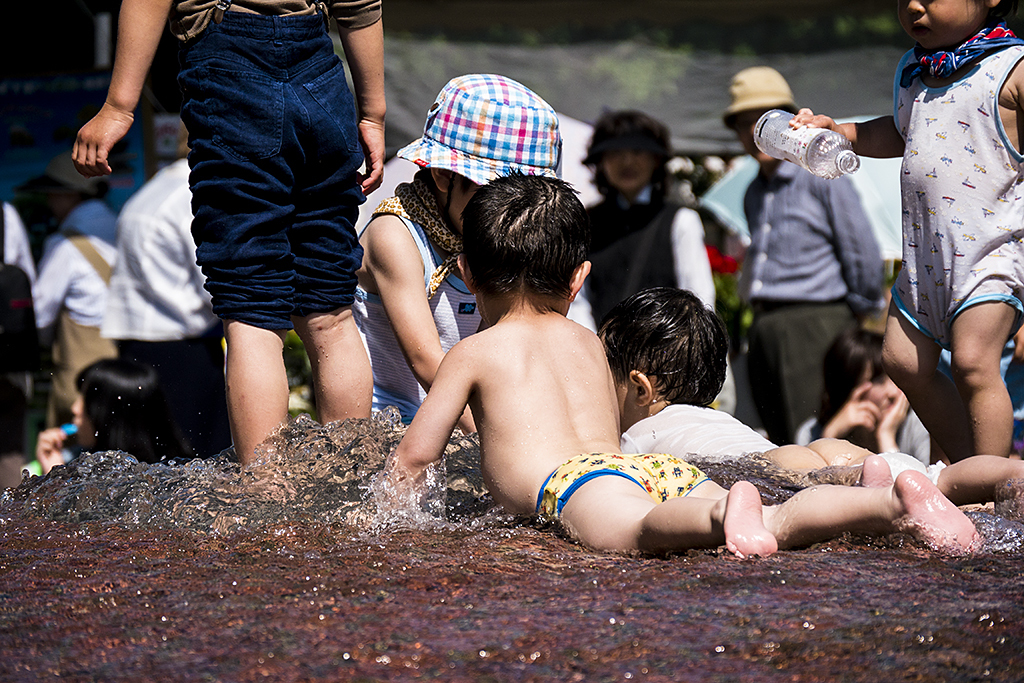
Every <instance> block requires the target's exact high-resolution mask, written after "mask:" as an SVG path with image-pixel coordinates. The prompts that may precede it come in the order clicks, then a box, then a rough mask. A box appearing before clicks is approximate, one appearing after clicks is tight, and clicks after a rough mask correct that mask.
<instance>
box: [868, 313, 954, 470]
mask: <svg viewBox="0 0 1024 683" xmlns="http://www.w3.org/2000/svg"><path fill="white" fill-rule="evenodd" d="M940 353H941V348H940V347H939V345H938V344H936V343H935V342H934V341H933V340H932V339H930V338H928V337H927V336H926V335H925V334H924V333H923V332H921V331H920V330H918V329H917V328H916V327H914V325H913V323H911V322H910V321H909V320H907V319H906V318H905V317H904V316H903V314H902V313H900V311H899V309H898V308H896V305H895V304H890V305H889V316H888V318H887V319H886V323H885V340H884V342H883V346H882V363H883V365H884V366H885V372H886V374H888V375H889V377H891V378H892V380H893V381H894V382H895V383H896V386H898V387H899V388H900V389H901V390H902V391H903V393H904V394H906V395H907V398H908V399H910V405H911V407H912V408H913V409H914V412H915V413H917V415H918V417H920V418H921V422H923V423H924V426H925V427H926V428H927V429H928V432H929V433H930V434H931V435H932V436H933V437H934V438H935V440H936V441H937V442H938V443H939V445H940V446H941V447H942V449H943V451H945V453H946V455H947V456H949V457H950V458H951V459H954V460H959V459H961V458H965V457H967V456H968V455H970V454H971V449H972V445H971V438H970V429H969V426H968V423H967V411H966V409H965V408H964V403H963V400H962V399H961V398H960V393H959V392H958V391H957V388H956V386H955V385H954V384H953V382H952V381H951V380H950V379H949V378H948V377H946V376H945V375H943V374H942V373H941V372H939V371H938V365H939V354H940Z"/></svg>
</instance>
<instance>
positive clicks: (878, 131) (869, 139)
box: [789, 109, 904, 159]
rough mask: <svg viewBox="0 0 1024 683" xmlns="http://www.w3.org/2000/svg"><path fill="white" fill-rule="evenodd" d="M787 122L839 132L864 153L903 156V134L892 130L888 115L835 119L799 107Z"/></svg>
mask: <svg viewBox="0 0 1024 683" xmlns="http://www.w3.org/2000/svg"><path fill="white" fill-rule="evenodd" d="M789 125H791V126H793V127H794V128H800V127H803V126H809V127H811V128H828V129H829V130H834V131H835V132H837V133H840V134H842V135H844V136H846V138H847V139H848V140H849V141H850V142H852V143H853V151H854V152H856V153H857V154H859V155H861V156H865V157H873V158H876V159H888V158H890V157H899V156H903V148H904V141H903V136H901V135H900V132H899V131H898V130H896V122H895V121H894V120H893V118H892V117H891V116H880V117H878V118H877V119H871V120H870V121H862V122H859V123H836V122H835V121H834V120H833V119H832V118H831V117H828V116H825V115H824V114H815V113H814V112H813V111H811V110H810V109H801V110H800V111H799V112H797V114H796V116H794V117H793V118H792V120H791V121H790V122H789Z"/></svg>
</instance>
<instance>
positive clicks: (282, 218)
mask: <svg viewBox="0 0 1024 683" xmlns="http://www.w3.org/2000/svg"><path fill="white" fill-rule="evenodd" d="M179 60H180V64H181V70H180V72H179V76H178V84H179V86H180V87H181V91H182V94H183V97H184V101H183V104H182V120H183V121H184V123H185V126H186V127H187V128H188V131H189V141H190V144H191V147H192V149H191V153H190V154H189V165H190V166H191V169H192V172H191V175H190V176H189V185H190V186H191V188H192V211H193V214H194V216H195V218H194V220H193V223H192V234H193V237H194V238H195V241H196V246H197V251H196V258H197V261H198V262H199V265H200V266H202V269H203V273H204V274H205V275H206V278H207V283H206V288H207V290H209V292H210V294H211V295H212V297H213V310H214V312H215V313H216V314H217V315H218V316H219V317H220V318H222V319H225V320H239V321H241V322H245V323H248V324H250V325H254V326H256V327H261V328H264V329H273V330H281V329H288V328H290V327H291V326H292V322H291V319H292V317H293V316H299V317H305V316H307V315H310V314H313V313H321V312H328V311H332V310H334V309H336V308H338V307H341V306H348V305H350V304H351V303H352V301H353V296H354V293H355V287H356V276H355V272H356V270H357V269H358V268H359V265H360V262H361V261H362V256H363V252H362V248H361V247H360V246H359V241H358V238H357V236H356V233H355V227H354V224H355V221H356V218H357V216H358V210H359V205H360V204H362V203H363V202H364V201H365V200H366V198H365V197H364V196H363V193H362V190H361V189H360V187H359V183H358V181H357V175H356V172H357V171H358V169H359V167H360V165H361V164H362V161H363V154H362V151H361V147H360V144H359V138H358V133H357V129H356V114H355V104H354V102H353V99H352V94H351V92H350V91H349V88H348V83H347V81H346V79H345V67H344V66H343V64H342V62H341V60H340V59H338V57H337V56H336V55H335V54H334V47H333V44H332V42H331V39H330V37H329V35H328V34H327V31H326V28H325V24H324V20H323V17H322V16H320V15H311V16H288V17H280V16H262V15H255V14H246V13H242V12H227V13H226V14H225V16H224V20H223V22H221V23H220V24H216V23H211V24H210V25H209V27H208V28H207V29H206V30H204V31H203V32H202V33H201V34H200V35H199V36H198V37H197V38H196V39H195V40H193V41H189V42H187V43H184V44H182V46H181V50H180V52H179Z"/></svg>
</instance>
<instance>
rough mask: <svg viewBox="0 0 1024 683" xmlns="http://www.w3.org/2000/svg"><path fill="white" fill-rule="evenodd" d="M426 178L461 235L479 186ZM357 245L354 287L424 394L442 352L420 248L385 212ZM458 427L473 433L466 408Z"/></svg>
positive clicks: (446, 174)
mask: <svg viewBox="0 0 1024 683" xmlns="http://www.w3.org/2000/svg"><path fill="white" fill-rule="evenodd" d="M430 174H431V178H432V179H433V181H434V186H435V187H436V188H437V191H436V193H435V197H434V199H435V201H436V203H437V210H438V213H440V214H441V215H445V212H446V211H447V217H448V225H449V226H450V227H451V229H452V231H454V232H455V233H456V234H458V235H462V211H463V209H465V208H466V204H468V203H469V200H470V199H472V198H473V195H474V194H476V191H477V190H478V189H479V187H480V186H479V185H477V184H476V183H473V182H470V181H468V180H467V179H465V178H462V177H457V176H456V175H455V174H454V173H452V172H451V171H447V170H441V169H436V168H435V169H431V170H430ZM449 197H450V201H449ZM359 243H360V244H361V245H362V247H363V262H362V265H361V266H360V268H359V270H358V271H356V276H357V278H358V279H359V286H360V287H362V288H363V289H364V290H365V291H367V292H370V293H371V294H376V295H378V296H380V298H381V302H382V303H383V305H384V310H385V311H386V312H387V314H388V320H389V321H390V322H391V329H392V330H393V331H394V333H395V339H396V340H397V341H398V345H399V347H400V348H401V349H402V353H403V355H404V356H405V359H406V361H407V362H408V364H409V369H410V370H412V374H413V376H414V377H415V378H416V381H417V382H419V384H420V386H422V387H423V388H424V390H429V389H430V386H431V384H433V382H434V375H435V374H436V373H437V368H438V366H439V365H440V364H441V359H442V358H443V357H444V349H443V348H442V346H441V338H440V336H439V334H438V332H437V326H436V324H435V323H434V315H433V312H432V311H431V309H430V302H429V301H428V300H427V296H426V292H425V291H424V288H423V278H424V272H423V259H422V257H421V256H420V252H419V248H418V247H417V246H416V242H415V240H413V237H412V235H411V234H409V229H408V228H406V226H405V224H404V223H403V222H402V220H401V219H400V218H398V217H397V216H393V215H390V214H382V215H380V216H377V217H375V218H374V219H373V220H372V221H370V224H369V225H368V226H367V227H366V230H365V231H364V232H363V234H362V236H361V237H360V240H359ZM434 246H435V248H437V249H438V252H439V253H440V254H441V256H442V258H445V257H447V256H448V254H447V252H445V251H444V249H443V248H441V247H440V245H434ZM459 428H460V429H462V431H463V432H466V433H470V432H475V431H476V425H475V424H474V423H473V416H472V413H470V411H469V410H466V412H465V414H464V415H463V416H462V419H461V420H460V422H459Z"/></svg>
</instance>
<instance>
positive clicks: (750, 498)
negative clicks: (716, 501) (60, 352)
mask: <svg viewBox="0 0 1024 683" xmlns="http://www.w3.org/2000/svg"><path fill="white" fill-rule="evenodd" d="M724 526H725V547H726V548H728V549H729V552H731V553H733V554H734V555H736V556H737V557H738V558H740V559H741V560H742V559H745V558H747V557H749V556H751V555H760V556H761V557H767V556H769V555H771V554H772V553H774V552H775V551H776V550H778V549H779V543H778V541H776V540H775V537H774V536H772V534H771V532H770V531H768V529H766V528H765V526H764V520H763V518H762V516H761V492H760V491H758V490H757V487H756V486H754V485H753V484H751V483H750V482H749V481H738V482H736V483H735V484H733V485H732V488H731V489H729V496H728V498H727V499H726V503H725V522H724Z"/></svg>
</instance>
